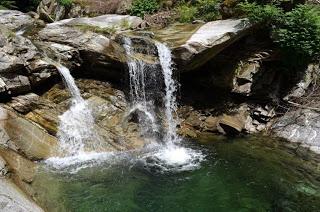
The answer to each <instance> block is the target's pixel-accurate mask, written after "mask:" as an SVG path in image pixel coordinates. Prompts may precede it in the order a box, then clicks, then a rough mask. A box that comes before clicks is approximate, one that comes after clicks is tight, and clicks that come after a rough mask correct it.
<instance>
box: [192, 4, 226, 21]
mask: <svg viewBox="0 0 320 212" xmlns="http://www.w3.org/2000/svg"><path fill="white" fill-rule="evenodd" d="M219 3H220V0H198V2H197V4H196V7H197V8H198V9H197V10H198V13H197V17H198V18H200V19H202V20H204V21H212V20H216V19H218V18H219V17H220V12H219Z"/></svg>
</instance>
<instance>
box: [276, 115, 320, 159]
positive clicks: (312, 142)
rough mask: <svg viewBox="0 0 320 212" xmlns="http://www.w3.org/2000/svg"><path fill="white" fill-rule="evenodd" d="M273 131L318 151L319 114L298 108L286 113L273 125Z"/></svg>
mask: <svg viewBox="0 0 320 212" xmlns="http://www.w3.org/2000/svg"><path fill="white" fill-rule="evenodd" d="M273 131H274V132H275V133H276V134H277V135H278V136H280V137H283V138H286V139H288V140H289V141H291V142H296V143H299V144H300V145H301V146H303V147H307V148H308V149H310V150H312V151H314V152H316V153H318V154H319V153H320V114H319V113H318V112H315V111H312V110H308V109H299V110H296V111H291V112H288V113H286V114H285V115H284V116H283V117H281V118H279V120H277V122H276V123H275V124H274V125H273Z"/></svg>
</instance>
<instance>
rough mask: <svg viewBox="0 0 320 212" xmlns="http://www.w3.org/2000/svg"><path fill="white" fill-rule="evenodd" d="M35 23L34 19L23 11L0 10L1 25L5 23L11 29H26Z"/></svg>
mask: <svg viewBox="0 0 320 212" xmlns="http://www.w3.org/2000/svg"><path fill="white" fill-rule="evenodd" d="M33 23H34V19H33V18H31V16H29V15H27V14H25V13H23V12H20V11H17V10H0V25H1V24H3V25H5V26H6V27H8V29H9V30H13V31H18V30H24V29H26V28H27V27H29V26H31V25H32V24H33ZM1 31H2V28H1Z"/></svg>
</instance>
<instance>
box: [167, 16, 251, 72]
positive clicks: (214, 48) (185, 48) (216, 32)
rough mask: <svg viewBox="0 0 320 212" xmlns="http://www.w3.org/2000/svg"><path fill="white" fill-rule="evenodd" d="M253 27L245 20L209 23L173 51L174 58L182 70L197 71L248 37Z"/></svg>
mask: <svg viewBox="0 0 320 212" xmlns="http://www.w3.org/2000/svg"><path fill="white" fill-rule="evenodd" d="M251 27H252V26H251V25H250V24H249V23H248V21H247V20H245V19H238V20H237V19H229V20H219V21H213V22H208V23H206V24H204V25H203V26H201V27H200V28H199V29H198V30H197V31H196V32H194V33H193V35H192V36H191V37H190V38H189V39H188V40H187V41H186V42H185V43H184V44H182V45H181V46H179V47H177V48H175V49H173V54H174V57H175V58H176V61H177V62H178V64H179V65H180V67H181V68H182V69H184V70H192V69H195V68H197V67H200V66H201V65H203V64H205V63H206V62H208V61H209V60H210V59H212V58H213V57H214V56H215V55H217V54H218V53H219V52H221V51H222V50H223V49H225V48H226V47H228V46H229V45H230V44H232V43H233V42H235V41H236V40H238V39H240V38H241V37H243V36H245V35H247V34H248V32H249V31H250V30H251Z"/></svg>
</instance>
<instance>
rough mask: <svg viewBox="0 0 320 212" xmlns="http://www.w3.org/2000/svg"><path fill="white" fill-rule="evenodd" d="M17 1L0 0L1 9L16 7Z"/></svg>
mask: <svg viewBox="0 0 320 212" xmlns="http://www.w3.org/2000/svg"><path fill="white" fill-rule="evenodd" d="M16 8H17V6H16V2H15V1H11V0H0V9H16Z"/></svg>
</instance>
